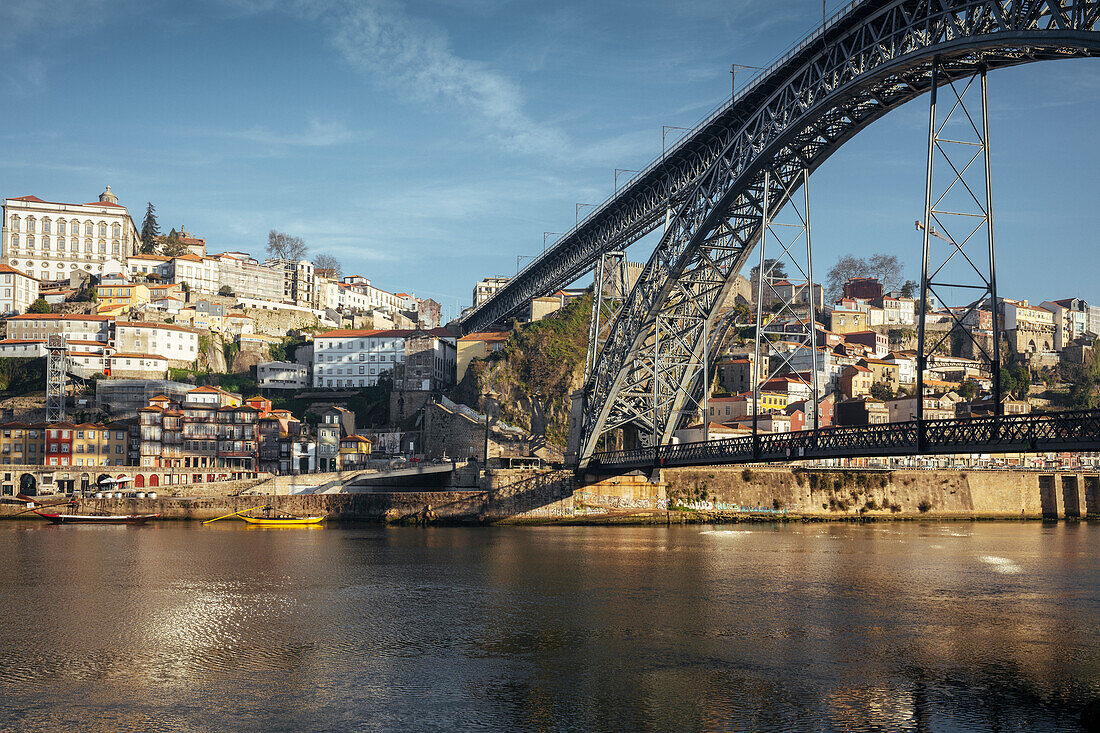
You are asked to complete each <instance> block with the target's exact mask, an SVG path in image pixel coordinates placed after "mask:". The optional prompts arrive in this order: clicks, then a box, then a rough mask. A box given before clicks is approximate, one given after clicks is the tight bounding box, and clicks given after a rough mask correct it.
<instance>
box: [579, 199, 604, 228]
mask: <svg viewBox="0 0 1100 733" xmlns="http://www.w3.org/2000/svg"><path fill="white" fill-rule="evenodd" d="M585 206H588V207H590V208H593V209H595V208H596V207H597V206H598V204H577V210H576V221H575V222H574V224H573V227H574V228H576V227H578V226H580V223H581V209H582V208H583V207H585Z"/></svg>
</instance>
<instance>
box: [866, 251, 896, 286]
mask: <svg viewBox="0 0 1100 733" xmlns="http://www.w3.org/2000/svg"><path fill="white" fill-rule="evenodd" d="M867 269H868V270H869V271H870V273H871V274H872V275H873V276H875V277H876V278H878V281H879V282H880V283H882V290H883V292H889V291H891V290H896V289H897V288H899V287H901V269H902V268H901V260H899V259H898V256H897V255H888V254H885V253H883V252H879V253H878V254H873V255H871V256H870V257H868V258H867Z"/></svg>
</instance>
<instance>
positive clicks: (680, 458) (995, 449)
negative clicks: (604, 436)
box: [586, 410, 1100, 474]
mask: <svg viewBox="0 0 1100 733" xmlns="http://www.w3.org/2000/svg"><path fill="white" fill-rule="evenodd" d="M923 432H924V434H925V436H924V442H923V445H922V444H921V443H920V441H919V440H918V435H919V434H920V433H921V427H920V425H919V424H918V423H917V421H916V420H910V421H907V422H895V423H883V424H881V425H860V426H847V427H826V428H819V429H817V430H805V431H801V432H797V433H769V434H764V435H760V436H758V437H757V439H756V441H754V440H753V437H752V436H745V437H742V438H729V439H727V440H714V441H709V442H700V443H680V444H676V445H662V446H658V447H656V448H636V449H632V450H619V451H609V452H604V453H597V454H595V455H593V456H592V460H591V461H590V462H589V463H588V465H587V466H586V470H587V472H589V473H596V474H600V473H604V474H622V473H625V472H627V471H633V470H637V469H643V470H648V469H652V468H675V467H681V466H711V465H722V464H731V463H758V462H761V461H784V462H785V461H799V460H813V459H819V458H872V457H883V458H889V457H902V456H911V455H922V454H933V455H955V454H966V453H1020V452H1026V453H1044V452H1055V451H1058V452H1083V451H1097V450H1100V410H1084V411H1078V412H1056V413H1050V414H1033V415H998V416H991V417H975V418H956V419H952V420H929V421H926V422H925V423H924V426H923Z"/></svg>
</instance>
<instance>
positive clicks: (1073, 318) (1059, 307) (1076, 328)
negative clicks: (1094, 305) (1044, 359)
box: [1042, 298, 1089, 351]
mask: <svg viewBox="0 0 1100 733" xmlns="http://www.w3.org/2000/svg"><path fill="white" fill-rule="evenodd" d="M1042 307H1043V308H1045V309H1046V310H1048V311H1050V312H1051V313H1053V314H1054V350H1055V351H1061V350H1062V349H1064V348H1065V347H1066V346H1067V345H1069V342H1070V341H1073V340H1074V339H1076V338H1079V337H1081V336H1083V335H1085V333H1087V332H1088V330H1089V306H1088V303H1086V302H1085V301H1083V300H1081V299H1080V298H1063V299H1062V300H1055V301H1049V300H1048V301H1044V302H1043V303H1042Z"/></svg>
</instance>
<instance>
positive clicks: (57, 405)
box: [46, 334, 68, 423]
mask: <svg viewBox="0 0 1100 733" xmlns="http://www.w3.org/2000/svg"><path fill="white" fill-rule="evenodd" d="M66 349H67V345H66V343H65V336H64V335H62V334H52V335H51V336H50V337H49V338H48V339H47V340H46V351H47V354H46V422H48V423H55V422H65V373H66V371H68V365H67V363H66V362H67V361H68V358H67V357H66Z"/></svg>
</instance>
